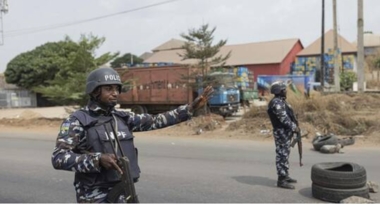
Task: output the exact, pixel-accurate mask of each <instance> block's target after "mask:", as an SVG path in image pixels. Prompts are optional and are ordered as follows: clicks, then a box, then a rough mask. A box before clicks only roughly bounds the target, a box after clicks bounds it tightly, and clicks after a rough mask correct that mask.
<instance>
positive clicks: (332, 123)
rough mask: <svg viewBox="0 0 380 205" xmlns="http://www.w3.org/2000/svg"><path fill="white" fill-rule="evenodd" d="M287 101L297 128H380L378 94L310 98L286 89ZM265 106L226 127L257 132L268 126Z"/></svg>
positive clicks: (355, 131)
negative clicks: (298, 123) (291, 108)
mask: <svg viewBox="0 0 380 205" xmlns="http://www.w3.org/2000/svg"><path fill="white" fill-rule="evenodd" d="M287 101H288V102H289V104H291V105H292V107H293V109H294V111H295V114H296V115H297V118H298V121H299V122H300V127H301V128H302V129H306V130H308V131H309V132H310V134H312V135H313V134H315V132H317V131H318V132H322V133H335V134H337V135H348V136H353V135H363V134H371V133H375V132H377V131H379V130H380V123H379V120H378V117H379V115H377V113H378V110H379V109H380V95H378V94H330V95H321V94H319V93H318V94H314V95H313V98H312V99H306V98H305V97H304V96H297V95H295V94H294V93H293V92H291V91H289V92H288V98H287ZM266 109H267V107H252V108H251V110H250V111H248V112H247V113H246V114H245V115H244V116H243V118H242V120H240V121H237V122H234V123H231V124H230V126H229V127H228V128H227V130H235V129H243V130H245V132H259V131H258V130H264V129H271V128H272V127H271V124H270V121H269V117H268V115H267V113H266Z"/></svg>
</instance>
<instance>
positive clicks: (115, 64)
mask: <svg viewBox="0 0 380 205" xmlns="http://www.w3.org/2000/svg"><path fill="white" fill-rule="evenodd" d="M131 57H133V64H138V63H142V62H143V61H144V60H143V59H141V58H139V57H137V56H136V55H133V54H132V55H131V53H126V54H124V55H123V56H120V57H117V58H115V60H113V61H112V62H111V67H112V68H120V67H122V65H124V64H127V63H131V62H132V61H131Z"/></svg>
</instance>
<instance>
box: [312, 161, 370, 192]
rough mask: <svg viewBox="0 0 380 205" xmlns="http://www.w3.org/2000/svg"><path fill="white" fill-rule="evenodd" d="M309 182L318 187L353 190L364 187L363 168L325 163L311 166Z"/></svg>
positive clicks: (364, 172)
mask: <svg viewBox="0 0 380 205" xmlns="http://www.w3.org/2000/svg"><path fill="white" fill-rule="evenodd" d="M311 181H312V182H313V183H314V184H316V185H319V186H323V187H326V188H335V189H355V188H360V187H363V186H365V185H366V183H367V174H366V170H365V169H364V167H362V166H360V165H358V164H355V163H350V162H325V163H318V164H315V165H313V167H312V168H311Z"/></svg>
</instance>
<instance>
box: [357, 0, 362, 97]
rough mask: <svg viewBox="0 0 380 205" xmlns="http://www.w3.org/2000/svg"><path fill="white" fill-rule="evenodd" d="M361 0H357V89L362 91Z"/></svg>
mask: <svg viewBox="0 0 380 205" xmlns="http://www.w3.org/2000/svg"><path fill="white" fill-rule="evenodd" d="M363 33H364V20H363V0H358V72H357V73H358V91H359V92H360V93H362V92H363V91H364V45H363V44H364V43H363V41H364V40H363V38H364V37H363V36H364V34H363Z"/></svg>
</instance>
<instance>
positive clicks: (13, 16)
mask: <svg viewBox="0 0 380 205" xmlns="http://www.w3.org/2000/svg"><path fill="white" fill-rule="evenodd" d="M0 1H1V0H0ZM164 1H165V0H8V5H9V12H8V13H7V14H5V15H3V24H4V25H3V26H4V27H3V30H4V36H5V39H4V45H2V46H0V72H4V70H5V69H6V65H7V63H8V62H9V61H10V60H12V59H13V58H14V57H15V56H17V55H18V54H20V53H22V52H26V51H29V50H32V49H34V48H35V47H36V46H39V45H42V44H44V43H46V42H48V41H50V42H53V41H59V40H62V39H63V38H64V36H65V35H68V36H70V37H71V38H72V39H74V40H78V39H79V37H80V34H88V33H92V34H94V35H97V36H104V37H106V42H105V43H104V44H103V46H102V47H101V48H100V49H99V50H98V52H97V53H99V54H100V53H104V52H107V51H112V52H116V51H120V52H121V54H124V53H127V52H132V53H134V54H136V55H141V54H142V53H144V52H146V51H151V50H152V49H153V48H155V47H157V46H159V45H160V44H162V43H164V42H166V41H168V40H170V39H171V38H177V39H181V38H180V34H181V33H183V32H185V33H186V32H187V31H188V29H190V28H199V27H200V25H202V24H203V23H208V24H209V25H210V26H212V27H214V26H215V27H217V29H216V31H215V39H216V40H220V39H227V40H228V44H240V43H249V42H260V41H270V40H279V39H287V38H299V39H300V40H301V42H302V44H303V45H304V47H307V46H308V45H309V44H310V43H312V42H313V41H314V40H316V39H317V38H319V37H320V34H321V5H322V0H178V1H174V2H171V3H167V4H163V5H160V6H155V7H151V8H146V9H142V10H138V11H134V12H129V13H125V14H121V15H116V16H113V17H109V18H104V19H100V20H96V21H91V22H87V23H82V24H78V25H73V26H68V27H62V28H55V29H51V30H45V31H41V32H37V33H27V32H26V33H25V32H24V33H22V34H23V35H18V36H17V35H15V34H16V33H15V31H18V30H24V31H25V29H29V28H41V27H49V26H51V25H60V24H65V23H70V22H77V21H80V20H84V19H89V18H94V17H99V16H104V15H108V14H114V13H118V12H122V11H127V10H130V9H135V8H139V7H144V6H147V5H151V4H156V3H159V2H164ZM337 3H338V29H339V30H338V31H339V34H340V35H342V36H343V37H344V38H346V39H347V40H348V41H350V42H352V41H356V38H357V0H337ZM325 4H326V8H325V13H326V16H325V31H328V30H329V29H332V27H333V15H332V0H325ZM364 30H365V31H373V32H374V33H377V34H380V0H364Z"/></svg>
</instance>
